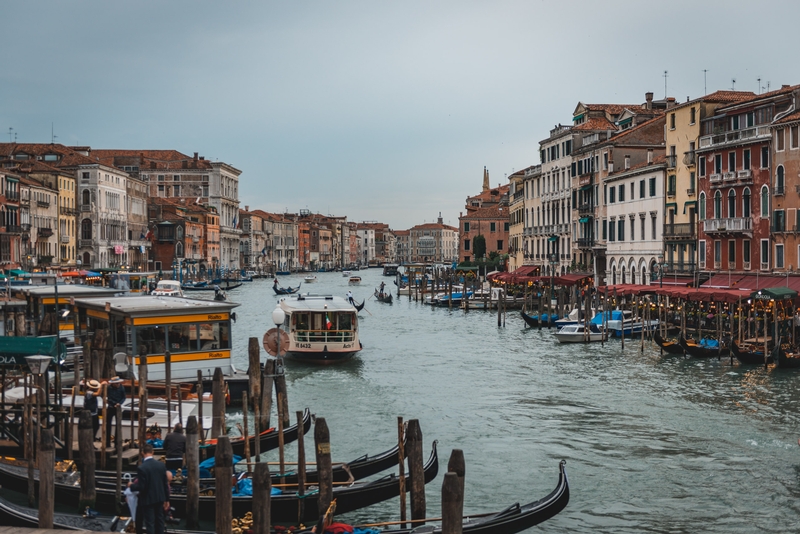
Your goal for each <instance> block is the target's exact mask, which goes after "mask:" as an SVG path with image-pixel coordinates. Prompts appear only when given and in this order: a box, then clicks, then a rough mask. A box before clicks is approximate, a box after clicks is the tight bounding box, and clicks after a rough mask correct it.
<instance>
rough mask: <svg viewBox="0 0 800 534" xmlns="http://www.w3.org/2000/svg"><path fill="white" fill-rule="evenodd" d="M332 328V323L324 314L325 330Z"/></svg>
mask: <svg viewBox="0 0 800 534" xmlns="http://www.w3.org/2000/svg"><path fill="white" fill-rule="evenodd" d="M332 326H333V323H332V322H331V320H330V319H328V314H327V313H326V314H325V328H327V329H328V330H330V329H331V327H332Z"/></svg>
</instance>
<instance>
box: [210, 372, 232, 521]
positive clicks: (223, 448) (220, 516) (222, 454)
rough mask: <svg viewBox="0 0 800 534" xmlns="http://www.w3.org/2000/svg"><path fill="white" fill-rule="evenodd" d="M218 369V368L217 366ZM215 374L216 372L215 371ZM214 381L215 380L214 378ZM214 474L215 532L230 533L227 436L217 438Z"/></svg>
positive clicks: (230, 457) (230, 471) (229, 456)
mask: <svg viewBox="0 0 800 534" xmlns="http://www.w3.org/2000/svg"><path fill="white" fill-rule="evenodd" d="M217 369H218V370H220V369H219V368H217ZM221 373H222V371H221V370H220V374H221ZM215 374H216V373H215ZM215 383H216V380H215ZM214 475H215V478H216V487H215V489H214V491H215V493H214V496H215V499H214V501H215V502H216V506H217V514H216V518H215V524H216V528H215V529H214V532H216V533H217V534H231V521H233V500H232V497H233V486H232V484H231V481H232V480H233V451H232V450H231V441H230V438H229V437H228V436H220V437H219V438H217V451H216V454H215V455H214Z"/></svg>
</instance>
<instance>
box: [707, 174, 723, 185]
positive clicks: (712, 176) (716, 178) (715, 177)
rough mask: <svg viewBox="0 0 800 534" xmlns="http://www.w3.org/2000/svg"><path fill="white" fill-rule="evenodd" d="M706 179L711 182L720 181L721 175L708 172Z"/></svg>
mask: <svg viewBox="0 0 800 534" xmlns="http://www.w3.org/2000/svg"><path fill="white" fill-rule="evenodd" d="M708 181H709V182H711V183H712V184H713V183H716V182H721V181H722V175H721V174H720V173H714V174H709V175H708Z"/></svg>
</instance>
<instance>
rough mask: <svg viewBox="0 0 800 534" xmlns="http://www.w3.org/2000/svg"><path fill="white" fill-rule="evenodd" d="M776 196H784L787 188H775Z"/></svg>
mask: <svg viewBox="0 0 800 534" xmlns="http://www.w3.org/2000/svg"><path fill="white" fill-rule="evenodd" d="M775 194H776V195H784V194H785V188H784V187H783V186H782V185H781V186H775Z"/></svg>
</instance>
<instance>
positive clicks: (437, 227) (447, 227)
mask: <svg viewBox="0 0 800 534" xmlns="http://www.w3.org/2000/svg"><path fill="white" fill-rule="evenodd" d="M411 230H453V231H454V232H455V231H458V228H455V227H453V226H450V225H448V224H443V223H423V224H418V225H416V226H412V227H411ZM411 230H409V231H411Z"/></svg>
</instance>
